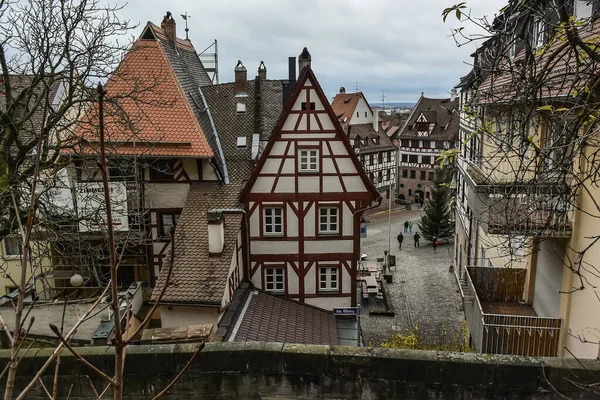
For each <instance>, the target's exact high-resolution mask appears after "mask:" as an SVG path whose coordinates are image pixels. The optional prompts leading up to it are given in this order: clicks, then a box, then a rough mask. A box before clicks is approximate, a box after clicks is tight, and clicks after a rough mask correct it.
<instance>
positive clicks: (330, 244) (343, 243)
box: [304, 240, 353, 254]
mask: <svg viewBox="0 0 600 400" xmlns="http://www.w3.org/2000/svg"><path fill="white" fill-rule="evenodd" d="M352 245H353V242H352V240H318V241H309V242H304V252H305V253H309V254H315V253H352V250H353V246H352Z"/></svg>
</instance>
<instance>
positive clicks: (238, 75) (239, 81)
mask: <svg viewBox="0 0 600 400" xmlns="http://www.w3.org/2000/svg"><path fill="white" fill-rule="evenodd" d="M233 71H234V73H235V83H234V85H233V87H234V88H235V94H236V96H238V95H245V94H246V86H247V82H246V81H247V74H246V67H244V64H242V62H241V61H240V60H238V62H237V65H236V66H235V68H234V70H233Z"/></svg>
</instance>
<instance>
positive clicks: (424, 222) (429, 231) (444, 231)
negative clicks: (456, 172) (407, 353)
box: [419, 168, 454, 241]
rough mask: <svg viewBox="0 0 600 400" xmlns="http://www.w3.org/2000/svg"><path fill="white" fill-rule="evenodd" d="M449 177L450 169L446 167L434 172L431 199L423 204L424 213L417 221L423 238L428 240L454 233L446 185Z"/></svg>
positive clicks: (447, 236) (448, 189) (449, 235)
mask: <svg viewBox="0 0 600 400" xmlns="http://www.w3.org/2000/svg"><path fill="white" fill-rule="evenodd" d="M451 177H452V174H451V171H450V170H449V169H447V168H444V169H438V170H437V171H436V173H435V179H434V187H433V188H432V190H431V200H430V201H429V202H428V203H427V204H426V205H425V215H424V216H423V218H421V222H420V223H419V230H420V231H421V234H422V236H423V238H425V239H426V240H428V241H431V240H433V238H437V239H450V238H451V237H452V236H453V235H454V221H453V220H452V212H451V210H450V204H449V203H450V188H449V187H448V183H449V182H450V179H451Z"/></svg>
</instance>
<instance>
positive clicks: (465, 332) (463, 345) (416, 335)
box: [381, 321, 472, 353]
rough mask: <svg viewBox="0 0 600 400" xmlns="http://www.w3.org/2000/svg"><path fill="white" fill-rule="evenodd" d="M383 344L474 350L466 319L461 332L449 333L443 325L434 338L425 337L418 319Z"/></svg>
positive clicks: (445, 349) (428, 348)
mask: <svg viewBox="0 0 600 400" xmlns="http://www.w3.org/2000/svg"><path fill="white" fill-rule="evenodd" d="M381 345H382V346H383V347H385V348H387V349H409V350H439V351H459V352H462V353H468V352H471V351H472V349H471V348H470V347H469V326H468V325H467V322H466V321H463V323H462V325H461V329H460V332H459V333H454V334H452V333H449V332H448V329H447V326H446V325H442V326H441V327H440V329H439V332H438V334H437V336H435V337H432V338H425V337H424V335H423V332H422V330H421V329H419V322H418V321H417V323H416V324H415V327H414V328H413V329H412V330H409V329H407V330H405V331H404V332H403V333H398V334H396V335H394V336H392V337H391V338H390V339H389V340H386V341H385V342H383V343H382V344H381Z"/></svg>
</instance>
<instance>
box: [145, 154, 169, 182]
mask: <svg viewBox="0 0 600 400" xmlns="http://www.w3.org/2000/svg"><path fill="white" fill-rule="evenodd" d="M173 175H174V171H173V161H172V160H166V159H162V160H155V161H153V162H152V164H150V180H153V181H172V180H173Z"/></svg>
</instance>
